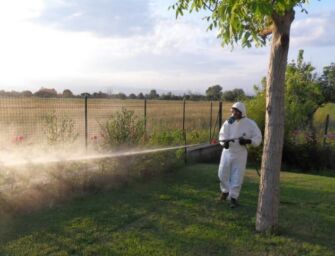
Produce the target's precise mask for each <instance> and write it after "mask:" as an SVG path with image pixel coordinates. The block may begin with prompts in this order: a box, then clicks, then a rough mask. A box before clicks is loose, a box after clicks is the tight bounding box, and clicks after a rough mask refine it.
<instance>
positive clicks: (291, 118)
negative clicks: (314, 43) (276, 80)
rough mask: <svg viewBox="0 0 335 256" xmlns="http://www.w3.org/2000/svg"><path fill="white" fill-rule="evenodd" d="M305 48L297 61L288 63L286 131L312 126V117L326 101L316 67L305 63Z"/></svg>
mask: <svg viewBox="0 0 335 256" xmlns="http://www.w3.org/2000/svg"><path fill="white" fill-rule="evenodd" d="M303 53H304V51H303V50H300V51H299V54H298V58H297V61H296V62H295V61H292V62H291V63H290V64H288V65H287V69H286V82H285V115H286V119H285V125H286V131H293V130H295V129H298V130H305V129H306V128H307V129H311V128H312V123H311V122H312V118H313V114H314V113H315V111H316V110H317V109H318V107H319V106H320V105H321V104H322V103H323V102H324V98H323V96H322V93H321V89H320V86H319V84H318V83H317V79H316V75H315V73H313V71H314V69H315V68H314V67H313V66H312V65H311V64H310V63H305V62H304V58H303Z"/></svg>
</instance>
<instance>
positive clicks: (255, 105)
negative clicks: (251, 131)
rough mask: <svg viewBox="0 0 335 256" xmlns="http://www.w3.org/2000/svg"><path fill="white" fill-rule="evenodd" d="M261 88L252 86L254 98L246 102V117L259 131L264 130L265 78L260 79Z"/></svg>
mask: <svg viewBox="0 0 335 256" xmlns="http://www.w3.org/2000/svg"><path fill="white" fill-rule="evenodd" d="M261 83H262V88H260V87H258V86H256V85H255V86H254V91H255V94H256V95H255V97H253V98H252V99H250V100H248V101H247V102H246V107H247V111H248V112H247V113H248V117H249V118H251V119H253V120H255V122H256V123H257V125H258V127H259V128H260V129H261V131H264V128H265V84H266V78H265V77H264V78H263V79H262V82H261ZM263 134H264V133H263Z"/></svg>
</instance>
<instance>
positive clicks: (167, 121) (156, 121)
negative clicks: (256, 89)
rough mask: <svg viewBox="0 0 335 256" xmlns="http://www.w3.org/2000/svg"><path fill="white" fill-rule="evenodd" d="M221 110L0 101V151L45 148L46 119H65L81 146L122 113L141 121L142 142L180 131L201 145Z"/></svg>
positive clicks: (141, 103)
mask: <svg viewBox="0 0 335 256" xmlns="http://www.w3.org/2000/svg"><path fill="white" fill-rule="evenodd" d="M222 105H223V104H222V102H218V101H216V102H209V101H164V100H117V99H97V98H87V97H85V98H38V97H26V98H25V97H1V98H0V127H1V130H0V136H1V139H0V143H1V145H2V147H4V146H6V145H13V144H26V145H34V144H40V143H45V141H46V134H45V126H46V125H47V122H48V119H47V117H48V116H49V117H50V116H53V117H54V118H56V119H57V121H58V122H61V121H62V120H71V123H72V125H73V130H74V132H75V133H77V134H78V138H77V143H79V144H81V145H83V146H86V147H87V146H90V145H91V144H92V143H97V140H99V139H100V136H101V125H103V124H104V123H105V122H106V121H107V120H108V119H109V118H110V117H111V116H112V115H113V114H115V113H116V112H118V111H121V109H122V108H126V109H127V110H131V111H133V112H134V114H135V115H136V117H137V118H138V119H143V120H144V126H145V133H146V135H147V137H148V138H150V136H151V135H152V134H153V133H154V132H157V131H167V130H182V131H183V133H184V134H186V136H185V137H186V140H185V142H186V143H187V142H188V141H189V140H191V139H192V141H195V140H197V138H191V137H189V136H187V134H189V133H191V134H194V132H195V131H198V133H199V132H200V133H201V136H200V135H199V134H198V135H199V136H198V141H197V142H199V143H200V142H206V141H210V140H211V138H213V137H216V136H217V133H218V129H219V127H220V126H221V124H222V118H223V116H228V115H229V113H228V109H229V108H226V107H225V106H222ZM223 110H225V111H226V112H225V113H223ZM49 121H50V120H49ZM57 129H60V128H59V127H58V128H57ZM204 134H206V135H204Z"/></svg>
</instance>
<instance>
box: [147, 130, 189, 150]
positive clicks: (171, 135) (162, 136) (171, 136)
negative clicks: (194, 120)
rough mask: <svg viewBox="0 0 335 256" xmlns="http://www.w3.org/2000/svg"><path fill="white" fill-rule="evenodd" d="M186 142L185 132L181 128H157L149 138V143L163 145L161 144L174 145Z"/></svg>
mask: <svg viewBox="0 0 335 256" xmlns="http://www.w3.org/2000/svg"><path fill="white" fill-rule="evenodd" d="M183 142H184V134H183V131H182V130H180V129H174V130H165V131H164V130H156V131H154V132H153V133H152V134H151V135H150V138H149V144H151V145H161V146H172V145H181V144H183Z"/></svg>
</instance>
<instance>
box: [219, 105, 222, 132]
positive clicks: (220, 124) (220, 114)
mask: <svg viewBox="0 0 335 256" xmlns="http://www.w3.org/2000/svg"><path fill="white" fill-rule="evenodd" d="M221 126H222V101H221V100H220V101H219V131H220V129H221Z"/></svg>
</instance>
